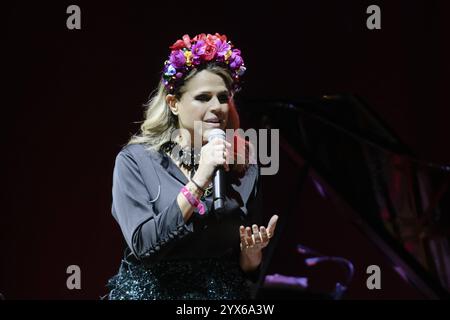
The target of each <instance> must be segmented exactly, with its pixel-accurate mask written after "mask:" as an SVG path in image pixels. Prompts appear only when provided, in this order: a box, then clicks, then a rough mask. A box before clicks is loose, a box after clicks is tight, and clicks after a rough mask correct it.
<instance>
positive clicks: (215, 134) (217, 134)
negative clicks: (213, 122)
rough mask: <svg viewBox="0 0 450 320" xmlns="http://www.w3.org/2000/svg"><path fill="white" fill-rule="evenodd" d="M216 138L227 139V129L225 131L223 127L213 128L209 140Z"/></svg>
mask: <svg viewBox="0 0 450 320" xmlns="http://www.w3.org/2000/svg"><path fill="white" fill-rule="evenodd" d="M214 138H219V139H222V140H225V131H223V130H222V129H211V131H210V132H209V133H208V142H209V141H211V140H212V139H214Z"/></svg>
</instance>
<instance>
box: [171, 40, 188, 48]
mask: <svg viewBox="0 0 450 320" xmlns="http://www.w3.org/2000/svg"><path fill="white" fill-rule="evenodd" d="M184 47H185V44H184V42H183V40H177V42H175V43H174V44H173V45H172V46H170V49H172V50H180V49H183V48H184Z"/></svg>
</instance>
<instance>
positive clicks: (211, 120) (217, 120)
mask: <svg viewBox="0 0 450 320" xmlns="http://www.w3.org/2000/svg"><path fill="white" fill-rule="evenodd" d="M205 122H208V123H220V122H221V121H220V119H207V120H205Z"/></svg>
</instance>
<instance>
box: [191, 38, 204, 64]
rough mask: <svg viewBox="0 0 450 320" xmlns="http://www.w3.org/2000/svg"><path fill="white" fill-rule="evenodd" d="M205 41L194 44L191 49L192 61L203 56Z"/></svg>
mask: <svg viewBox="0 0 450 320" xmlns="http://www.w3.org/2000/svg"><path fill="white" fill-rule="evenodd" d="M205 49H206V45H205V41H203V40H199V41H197V43H196V44H194V45H193V46H192V48H191V51H192V56H193V60H196V59H198V58H199V57H200V56H202V55H204V54H205Z"/></svg>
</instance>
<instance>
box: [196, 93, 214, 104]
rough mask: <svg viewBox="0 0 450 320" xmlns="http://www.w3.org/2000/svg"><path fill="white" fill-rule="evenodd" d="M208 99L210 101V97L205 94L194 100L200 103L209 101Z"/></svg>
mask: <svg viewBox="0 0 450 320" xmlns="http://www.w3.org/2000/svg"><path fill="white" fill-rule="evenodd" d="M209 99H211V97H210V96H209V95H207V94H199V95H198V96H196V97H195V100H198V101H202V102H207V101H209Z"/></svg>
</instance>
